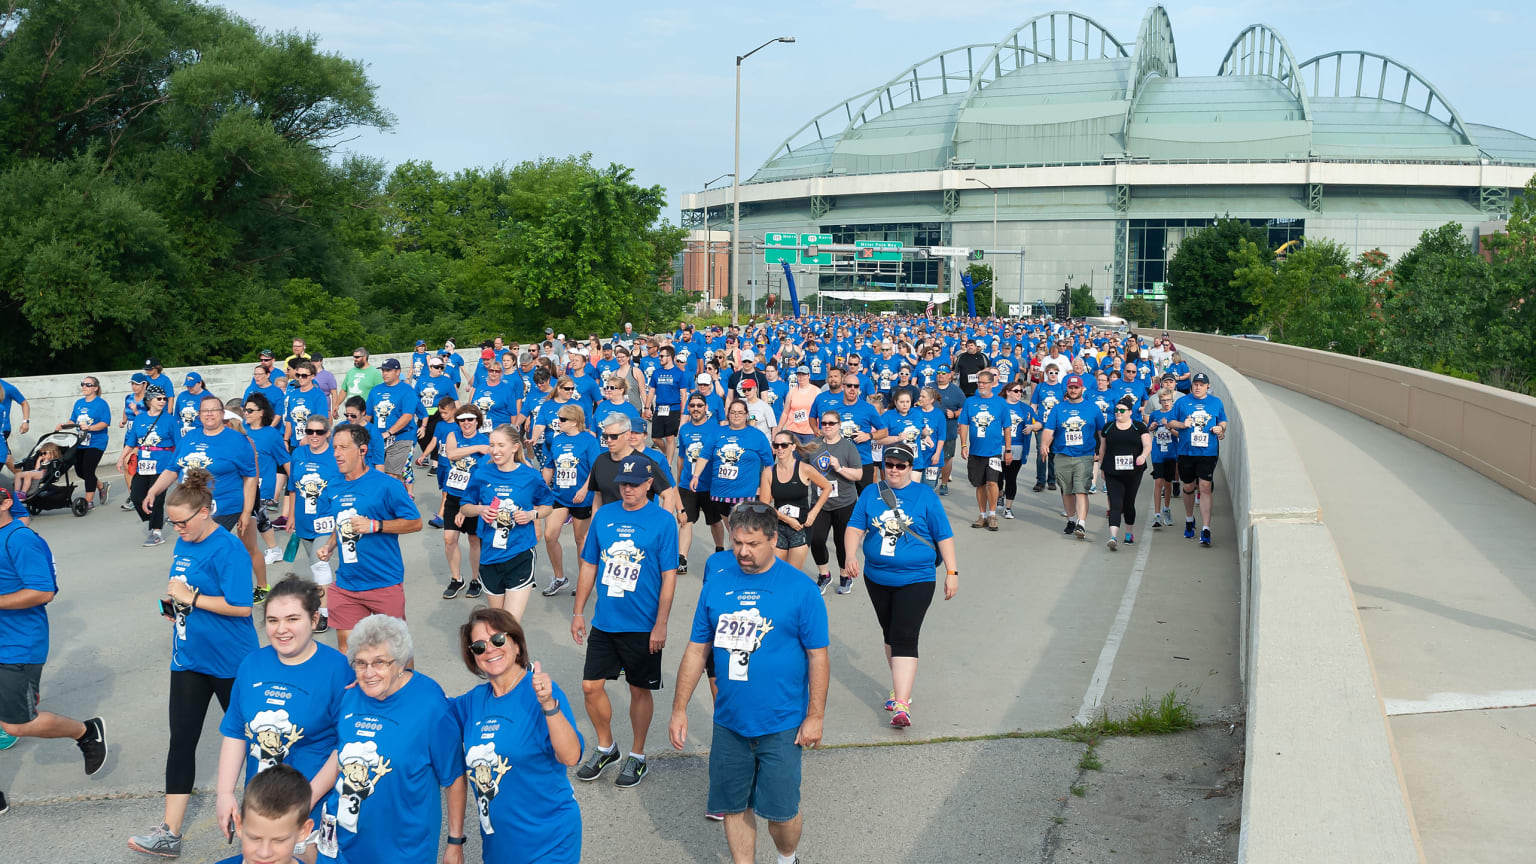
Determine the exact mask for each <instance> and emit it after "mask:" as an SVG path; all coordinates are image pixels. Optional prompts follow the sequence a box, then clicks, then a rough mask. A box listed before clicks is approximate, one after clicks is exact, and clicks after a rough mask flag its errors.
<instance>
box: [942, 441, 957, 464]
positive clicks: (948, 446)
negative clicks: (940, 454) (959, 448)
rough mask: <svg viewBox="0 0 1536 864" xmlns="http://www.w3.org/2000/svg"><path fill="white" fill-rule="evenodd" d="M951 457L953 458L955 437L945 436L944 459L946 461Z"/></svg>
mask: <svg viewBox="0 0 1536 864" xmlns="http://www.w3.org/2000/svg"><path fill="white" fill-rule="evenodd" d="M953 458H955V439H954V438H953V437H950V438H945V439H944V461H945V462H948V461H949V460H951V459H953Z"/></svg>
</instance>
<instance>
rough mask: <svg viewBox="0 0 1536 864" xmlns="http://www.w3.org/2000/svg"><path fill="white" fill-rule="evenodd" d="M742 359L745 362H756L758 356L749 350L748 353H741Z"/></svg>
mask: <svg viewBox="0 0 1536 864" xmlns="http://www.w3.org/2000/svg"><path fill="white" fill-rule="evenodd" d="M741 359H743V360H756V359H757V354H756V353H754V352H753V351H752V350H751V349H748V350H746V351H743V352H741Z"/></svg>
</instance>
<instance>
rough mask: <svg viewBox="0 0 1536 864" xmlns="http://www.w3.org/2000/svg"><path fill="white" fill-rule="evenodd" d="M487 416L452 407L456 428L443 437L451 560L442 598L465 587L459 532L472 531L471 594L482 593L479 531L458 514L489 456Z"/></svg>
mask: <svg viewBox="0 0 1536 864" xmlns="http://www.w3.org/2000/svg"><path fill="white" fill-rule="evenodd" d="M484 422H485V421H484V416H483V415H482V414H481V413H480V409H479V408H476V407H475V406H473V405H468V404H466V405H462V406H457V407H455V408H454V410H453V428H452V429H451V430H450V431H449V432H447V433H446V435H447V437H446V438H444V439H443V459H444V460H445V461H446V462H447V465H448V471H447V473H446V474H445V475H444V477H443V514H442V520H443V557H444V558H446V559H447V560H448V587H446V588H444V589H443V599H444V600H452V599H453V598H455V597H457V596H459V592H460V591H463V590H464V570H463V568H462V567H461V566H460V563H459V560H460V559H459V535H460V534H461V533H463V534H468V535H469V594H468V596H469V598H470V599H472V600H473V599H474V598H476V597H479V596H480V593H481V591H482V590H483V587H482V584H481V582H480V552H481V546H480V532H479V531H478V530H476V529H475V528H474V526H473V524H471V526H470V528H469V529H465V528H464V525H463V521H464V520H462V519H460V518H458V517H459V508H460V507H461V506H462V504H463V496H464V493H465V491H466V490H468V489H469V483H470V478H472V477H473V476H474V474H475V469H476V467H477V466H478V465H479V464H480V463H481V462H484V461H486V460H488V459H489V458H490V455H491V437H490V436H489V435H487V434H485V433H484V432H481V431H480V429H481V426H482V425H483V424H484Z"/></svg>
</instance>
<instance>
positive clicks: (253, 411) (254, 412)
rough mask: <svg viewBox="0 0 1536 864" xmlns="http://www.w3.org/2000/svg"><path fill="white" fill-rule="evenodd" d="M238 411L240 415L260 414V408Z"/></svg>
mask: <svg viewBox="0 0 1536 864" xmlns="http://www.w3.org/2000/svg"><path fill="white" fill-rule="evenodd" d="M240 410H241V413H244V414H260V413H261V409H260V408H242V409H240Z"/></svg>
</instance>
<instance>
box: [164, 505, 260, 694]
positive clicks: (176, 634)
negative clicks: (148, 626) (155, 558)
mask: <svg viewBox="0 0 1536 864" xmlns="http://www.w3.org/2000/svg"><path fill="white" fill-rule="evenodd" d="M171 578H172V579H174V580H178V581H181V582H185V583H187V585H188V586H190V587H192V588H196V589H197V590H198V591H201V592H202V593H203V594H204V595H206V596H209V597H219V598H222V599H223V600H224V602H225V603H228V604H229V605H231V606H243V607H246V608H249V607H250V606H251V556H250V555H249V554H247V553H246V551H245V544H244V543H242V542H240V538H238V537H236V536H235V535H233V534H231V533H229V532H228V531H225V530H224V529H223V528H221V527H219V526H217V525H215V526H214V529H213V532H212V533H211V534H209V535H208V536H207V537H205V538H203V540H202V541H201V542H198V543H193V542H191V541H190V540H188V539H187V538H185V537H179V538H177V540H176V548H175V550H174V551H173V552H172V553H171ZM256 648H257V643H256V626H255V624H253V623H252V621H251V616H250V613H246V614H245V615H241V616H238V617H236V616H230V615H219V614H217V613H215V612H209V611H208V610H207V609H193V608H191V607H190V606H180V605H178V606H177V607H176V621H175V623H174V625H173V626H172V629H171V671H172V672H182V671H191V672H201V673H203V674H204V675H211V676H213V677H214V678H233V677H235V673H236V672H237V671H239V669H240V663H241V661H243V660H244V659H245V656H246V655H247V654H249V653H251V652H252V651H255V650H256Z"/></svg>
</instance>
